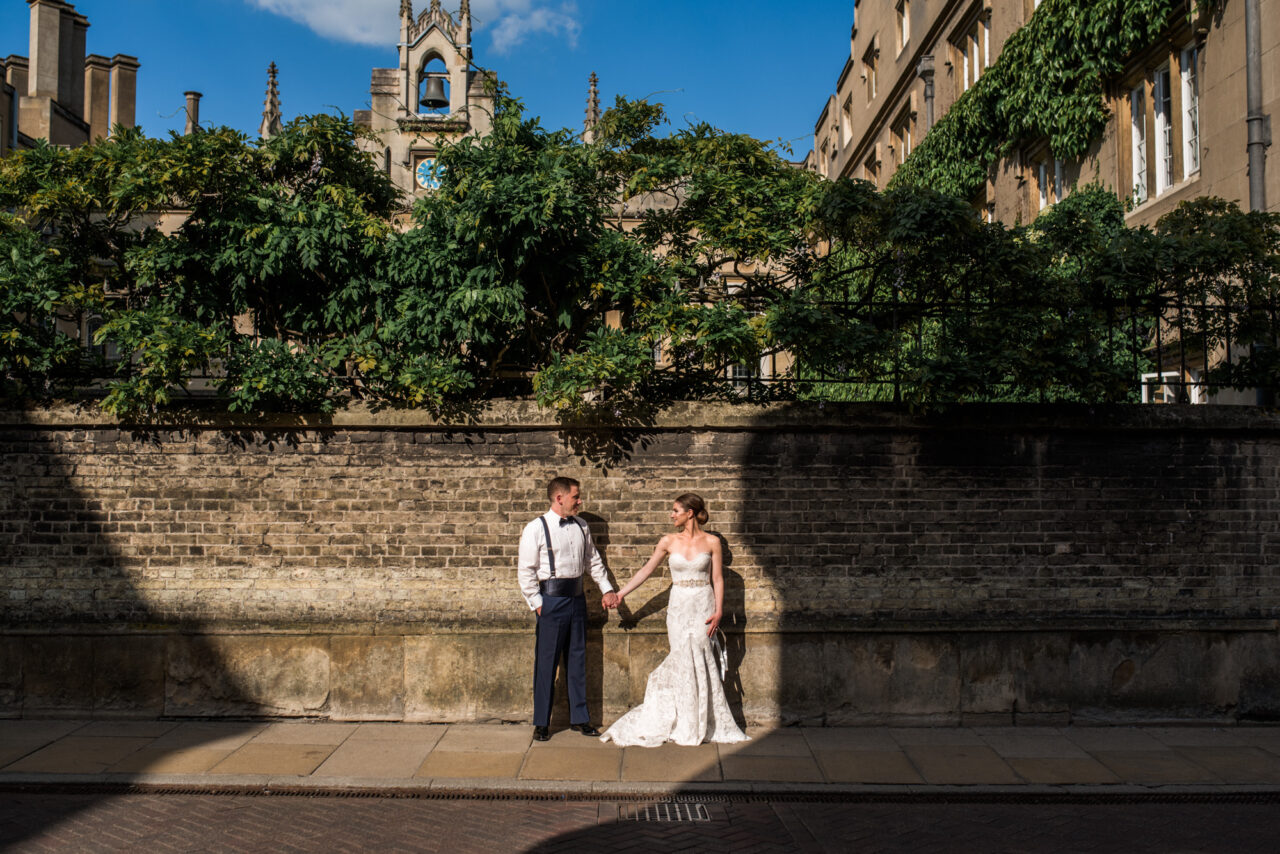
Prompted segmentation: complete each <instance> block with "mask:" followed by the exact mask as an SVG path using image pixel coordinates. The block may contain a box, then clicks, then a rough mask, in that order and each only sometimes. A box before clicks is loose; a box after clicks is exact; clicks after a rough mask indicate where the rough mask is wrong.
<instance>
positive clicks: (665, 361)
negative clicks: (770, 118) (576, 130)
mask: <svg viewBox="0 0 1280 854" xmlns="http://www.w3.org/2000/svg"><path fill="white" fill-rule="evenodd" d="M1050 2H1052V0H1050ZM1043 8H1044V7H1043V6H1042V9H1043ZM664 121H665V119H664V116H663V113H662V110H661V108H660V107H659V106H657V105H653V104H648V103H644V102H627V101H622V100H620V101H619V102H618V103H617V104H616V105H615V106H614V108H613V109H611V110H609V111H608V112H607V113H606V114H605V116H604V117H603V119H602V121H601V122H600V123H599V125H598V126H597V128H596V137H595V139H594V141H592V142H590V143H584V142H583V141H582V140H580V139H578V138H576V137H575V136H574V135H573V134H571V133H569V132H568V131H563V130H547V129H544V128H542V127H541V126H540V124H539V123H538V121H537V120H535V119H532V118H529V117H527V116H526V115H525V114H524V111H523V109H522V107H521V105H520V103H519V102H518V101H515V100H514V99H511V98H509V97H507V96H506V95H505V93H501V92H499V93H498V97H497V110H496V113H495V116H494V131H493V133H492V134H491V135H489V136H487V137H485V138H483V139H475V138H467V139H463V140H460V141H458V142H455V143H451V144H445V145H444V146H443V147H442V150H441V152H440V154H439V160H440V163H441V165H442V167H443V179H442V186H441V189H440V190H439V191H438V192H436V193H434V194H432V195H429V196H426V197H424V198H422V199H420V200H419V201H418V203H417V204H416V206H415V207H414V209H413V214H412V221H411V222H410V223H408V224H407V227H405V228H403V229H402V230H401V229H397V228H396V227H393V224H392V219H391V217H392V214H393V213H394V212H395V211H396V210H397V209H398V207H397V206H398V204H399V199H398V197H397V194H396V192H395V190H394V188H393V187H392V186H391V185H390V183H389V182H388V180H387V178H386V176H385V175H384V174H382V173H381V172H379V171H378V170H377V169H376V168H375V167H374V166H373V164H372V162H371V161H370V159H369V158H368V157H367V156H366V155H365V154H363V153H362V152H361V151H360V147H359V141H358V139H357V135H356V130H355V128H354V126H353V125H352V124H351V123H350V122H349V121H347V120H346V119H344V118H341V117H331V116H315V117H308V118H304V119H299V120H298V121H296V122H293V123H292V124H290V125H289V126H288V127H287V128H286V129H285V131H284V133H282V134H281V135H279V136H277V137H275V138H273V139H271V140H269V141H260V142H257V143H251V142H250V141H248V140H247V139H245V138H244V137H243V136H241V135H239V134H237V133H235V132H233V131H230V130H225V129H223V130H214V131H209V132H203V133H199V134H194V135H192V136H186V137H174V138H171V139H169V140H164V141H159V140H149V139H146V138H145V137H143V136H142V135H141V134H139V133H137V132H136V131H126V130H124V129H120V130H119V132H118V133H116V134H115V135H114V136H113V137H112V138H111V139H110V140H108V141H105V142H100V143H97V144H95V145H91V146H85V147H83V148H80V149H74V150H63V149H53V148H48V147H40V148H37V149H35V150H33V151H29V152H24V153H20V154H17V155H15V156H13V157H11V158H8V159H7V160H4V161H0V206H3V207H4V208H7V209H9V210H11V211H14V213H10V214H4V215H0V380H2V382H3V384H4V387H3V391H4V393H5V394H7V395H9V396H14V397H19V398H23V399H48V398H50V397H53V396H57V395H66V394H69V393H73V392H75V391H77V390H79V391H82V392H86V391H87V392H89V393H95V394H101V395H102V396H103V397H102V399H103V404H104V406H105V407H106V408H107V409H108V410H109V411H112V412H115V413H117V414H119V415H121V416H124V417H130V418H146V417H148V416H151V415H153V414H154V413H156V412H158V411H159V410H161V409H163V408H165V407H170V406H173V405H174V404H175V403H176V402H178V401H179V400H181V399H183V398H185V397H187V396H190V395H204V396H214V395H216V397H217V399H218V400H219V401H220V402H221V404H222V405H224V406H226V407H227V408H228V409H231V410H234V411H242V412H255V411H261V410H284V411H300V410H308V411H330V410H333V409H334V408H337V407H340V406H344V405H346V403H347V402H348V401H350V400H353V399H362V400H366V401H369V402H371V403H373V404H375V405H383V406H409V407H425V408H429V409H432V410H435V411H442V410H447V409H450V408H453V407H462V406H468V405H471V404H472V403H474V402H476V401H479V400H484V399H487V398H492V397H497V396H533V397H536V398H537V399H538V400H539V401H541V402H542V403H544V404H546V405H549V406H553V407H555V408H557V409H558V410H560V411H561V412H562V413H563V414H564V416H565V417H567V418H571V419H583V420H587V421H589V420H591V419H593V418H596V417H601V416H603V417H605V418H607V419H610V420H612V421H616V420H617V419H620V418H621V419H624V420H627V419H634V420H637V421H641V422H643V421H644V420H645V419H647V418H649V417H651V416H652V414H653V413H654V411H655V410H656V409H657V408H660V407H661V406H663V405H665V404H667V403H669V402H670V401H673V400H679V399H724V400H751V401H760V400H768V399H779V398H794V397H807V398H818V399H843V400H885V399H901V400H903V401H905V402H907V403H910V404H912V405H916V406H936V405H939V404H947V403H957V402H966V401H978V400H1074V401H1124V400H1132V399H1134V396H1135V394H1136V380H1137V375H1138V374H1139V373H1140V372H1142V371H1145V370H1147V369H1148V367H1149V366H1150V365H1151V364H1152V362H1153V359H1154V358H1155V357H1156V356H1157V355H1160V354H1158V353H1154V352H1153V351H1152V348H1151V342H1152V340H1153V336H1154V335H1155V334H1156V333H1157V332H1159V333H1162V334H1163V336H1164V340H1165V341H1166V342H1167V341H1168V340H1170V330H1172V329H1173V328H1174V327H1175V326H1177V327H1179V328H1180V329H1181V330H1182V337H1181V338H1180V339H1179V340H1181V341H1190V340H1191V339H1192V338H1194V343H1196V345H1197V346H1204V347H1208V348H1210V349H1213V348H1215V347H1220V346H1222V345H1223V344H1224V343H1225V342H1226V341H1227V340H1228V339H1230V340H1232V341H1233V342H1240V341H1246V342H1248V344H1249V345H1250V346H1248V347H1247V352H1245V351H1241V350H1240V348H1239V347H1237V348H1235V350H1233V358H1232V360H1231V362H1230V364H1229V365H1224V366H1223V367H1222V368H1221V369H1219V370H1218V372H1217V373H1215V374H1214V375H1213V377H1212V380H1213V381H1214V382H1217V383H1221V384H1230V385H1236V386H1242V385H1249V384H1264V385H1275V384H1277V379H1280V357H1277V355H1276V353H1277V352H1278V351H1280V348H1276V347H1275V340H1276V339H1275V331H1276V318H1275V316H1274V313H1271V312H1269V311H1268V310H1266V309H1265V307H1267V306H1271V305H1274V300H1275V291H1276V285H1277V281H1278V278H1280V270H1278V269H1277V256H1278V254H1280V253H1278V251H1277V250H1278V249H1280V236H1278V232H1277V229H1278V226H1277V218H1276V216H1275V215H1254V214H1242V213H1240V211H1239V210H1238V209H1236V208H1235V207H1234V206H1231V205H1227V204H1225V203H1221V202H1214V201H1209V200H1201V201H1199V202H1197V203H1195V204H1191V205H1184V206H1183V207H1182V208H1179V209H1178V211H1176V212H1175V213H1173V214H1170V215H1169V216H1167V217H1166V218H1165V219H1164V220H1162V221H1161V222H1160V224H1159V225H1158V227H1157V228H1156V229H1154V230H1153V229H1127V228H1125V226H1124V220H1123V213H1122V211H1121V210H1120V207H1119V203H1118V202H1117V201H1116V199H1115V198H1114V196H1113V195H1111V194H1110V193H1108V192H1106V191H1105V190H1102V189H1101V188H1085V189H1082V190H1079V191H1077V192H1075V193H1073V194H1072V195H1071V196H1070V197H1069V198H1068V199H1067V200H1065V201H1063V202H1061V203H1059V204H1058V205H1056V206H1054V207H1053V208H1052V209H1051V210H1050V211H1048V212H1046V213H1045V214H1044V215H1042V216H1041V217H1039V218H1038V219H1037V220H1036V222H1035V223H1034V224H1033V225H1032V226H1028V227H1017V228H1007V227H1005V226H1002V225H998V224H985V223H982V222H980V221H979V220H978V218H977V217H976V215H975V214H974V212H973V211H972V209H971V208H970V206H969V205H968V204H967V202H966V201H965V200H964V199H963V198H960V197H956V196H954V195H947V194H944V193H941V192H938V191H936V190H933V189H919V188H915V187H911V186H905V185H898V186H894V187H893V188H892V189H890V190H889V191H888V192H885V193H877V192H876V191H875V189H874V188H873V187H872V186H871V185H870V184H867V183H865V182H858V181H840V182H836V183H834V184H830V183H827V182H824V181H821V180H819V179H818V178H817V177H816V176H815V175H813V174H812V173H809V172H806V171H804V170H800V169H797V168H795V167H794V166H793V165H791V164H789V163H787V162H785V161H783V160H782V159H780V158H779V157H778V156H777V155H776V154H774V153H772V152H771V151H770V150H769V149H768V147H767V146H766V145H764V144H763V143H761V142H759V141H758V140H754V139H751V138H749V137H745V136H742V135H739V134H731V133H724V132H721V131H718V130H716V129H714V128H711V127H709V126H706V125H693V126H690V127H686V128H681V129H677V130H675V131H673V132H670V133H667V134H665V135H660V134H659V131H660V130H661V129H662V125H663V122H664ZM158 212H161V213H158ZM1224 309H1225V310H1224ZM99 317H100V318H101V321H100V326H99V328H98V329H97V332H96V334H95V335H94V341H93V344H94V345H95V346H94V347H85V346H83V344H82V342H81V341H79V340H78V337H77V336H78V334H79V332H78V330H80V329H81V328H82V327H84V326H85V325H86V322H87V321H88V319H89V318H99ZM98 323H99V321H98V320H96V319H95V320H94V324H98ZM73 332H74V333H75V334H72V333H73ZM106 353H111V354H113V355H114V354H119V355H120V358H118V359H112V360H107V359H106V358H105V354H106ZM655 353H657V354H659V355H660V358H657V359H655ZM1242 354H1243V357H1241V355H1242ZM1164 355H1166V356H1167V348H1166V352H1165V354H1164ZM769 357H778V358H779V359H780V360H781V364H782V365H784V372H783V373H782V374H781V375H779V376H776V377H771V378H769V381H768V382H763V381H760V380H759V379H750V378H749V379H743V378H742V377H741V375H738V376H737V378H736V379H735V380H734V381H732V382H731V381H730V380H729V375H730V372H731V369H733V368H734V367H735V366H753V365H756V364H759V363H760V361H761V360H762V359H767V358H769ZM786 365H790V367H789V368H785V366H786Z"/></svg>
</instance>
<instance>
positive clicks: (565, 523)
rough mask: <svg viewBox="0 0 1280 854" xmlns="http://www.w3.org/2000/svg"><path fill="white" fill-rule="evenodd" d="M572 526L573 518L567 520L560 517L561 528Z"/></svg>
mask: <svg viewBox="0 0 1280 854" xmlns="http://www.w3.org/2000/svg"><path fill="white" fill-rule="evenodd" d="M572 524H573V517H569V518H567V519H566V518H565V517H564V516H561V517H560V527H561V528H563V527H564V526H565V525H572Z"/></svg>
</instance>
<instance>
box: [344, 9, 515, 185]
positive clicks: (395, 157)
mask: <svg viewBox="0 0 1280 854" xmlns="http://www.w3.org/2000/svg"><path fill="white" fill-rule="evenodd" d="M398 47H399V51H400V65H399V67H398V68H375V69H373V75H372V81H371V84H370V87H369V92H370V95H371V96H372V100H371V107H372V109H369V110H356V111H355V120H356V123H357V124H359V125H362V126H364V127H366V128H368V129H370V130H372V131H374V134H375V136H376V140H364V141H363V143H362V145H363V147H364V148H365V149H366V150H369V151H373V152H374V153H375V154H377V155H378V156H379V162H380V163H381V164H382V166H383V168H384V169H386V170H387V172H388V174H389V175H390V176H391V180H392V182H393V183H395V185H396V186H397V187H399V188H400V189H401V190H402V191H404V192H405V194H406V195H407V196H408V197H410V198H411V197H412V196H414V195H419V194H421V193H426V192H430V191H432V190H434V189H436V188H437V187H438V186H439V181H438V179H437V176H436V161H435V157H436V153H437V151H438V148H439V140H440V139H441V138H444V139H450V140H451V139H458V138H460V137H464V136H468V135H475V136H484V135H485V134H488V133H489V131H490V130H491V129H492V128H493V86H494V83H495V82H496V81H495V80H494V79H493V77H492V75H491V74H489V73H486V72H481V71H479V70H477V69H476V68H474V67H473V66H472V65H471V3H470V2H469V0H462V6H461V8H460V9H459V10H458V16H457V18H456V19H455V18H454V17H453V15H451V14H449V12H447V11H445V9H443V8H442V7H441V5H440V0H431V3H430V5H429V6H428V7H427V8H426V9H424V10H423V11H422V13H421V14H418V15H416V16H415V15H414V11H413V0H400V43H399V45H398Z"/></svg>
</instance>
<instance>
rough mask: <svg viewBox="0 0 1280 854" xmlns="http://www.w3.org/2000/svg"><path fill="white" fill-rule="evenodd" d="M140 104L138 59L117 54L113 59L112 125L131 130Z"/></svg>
mask: <svg viewBox="0 0 1280 854" xmlns="http://www.w3.org/2000/svg"><path fill="white" fill-rule="evenodd" d="M137 103H138V58H137V57H136V56H127V55H125V54H123V53H117V54H116V55H115V56H113V57H111V125H112V127H115V126H116V125H123V126H124V127H127V128H131V127H133V126H134V125H135V124H137V122H136V121H135V120H134V117H135V113H136V110H137Z"/></svg>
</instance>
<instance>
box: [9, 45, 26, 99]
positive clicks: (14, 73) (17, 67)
mask: <svg viewBox="0 0 1280 854" xmlns="http://www.w3.org/2000/svg"><path fill="white" fill-rule="evenodd" d="M4 64H5V71H4V82H6V83H8V84H9V85H10V86H12V87H13V93H14V96H15V97H17V96H21V95H26V94H27V76H28V73H29V72H30V70H31V69H30V64H29V63H28V62H27V58H26V57H25V56H18V55H17V54H16V53H11V54H9V55H8V56H7V57H5V60H4Z"/></svg>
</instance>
